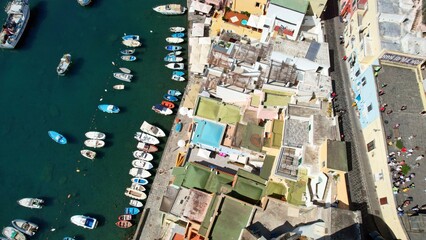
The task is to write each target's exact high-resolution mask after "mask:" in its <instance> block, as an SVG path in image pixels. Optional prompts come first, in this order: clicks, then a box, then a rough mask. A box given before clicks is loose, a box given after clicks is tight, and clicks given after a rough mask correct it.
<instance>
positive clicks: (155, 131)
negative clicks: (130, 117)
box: [139, 121, 166, 137]
mask: <svg viewBox="0 0 426 240" xmlns="http://www.w3.org/2000/svg"><path fill="white" fill-rule="evenodd" d="M139 129H140V130H141V131H142V132H145V133H148V134H151V135H152V136H155V137H165V136H166V134H165V133H164V131H163V130H161V128H159V127H157V126H154V125H152V124H150V123H148V122H147V121H143V123H142V125H141V126H140V128H139Z"/></svg>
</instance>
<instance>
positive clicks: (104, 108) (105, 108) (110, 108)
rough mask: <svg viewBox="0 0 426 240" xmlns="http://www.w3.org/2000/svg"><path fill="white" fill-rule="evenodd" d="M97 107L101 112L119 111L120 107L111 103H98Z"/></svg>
mask: <svg viewBox="0 0 426 240" xmlns="http://www.w3.org/2000/svg"><path fill="white" fill-rule="evenodd" d="M98 109H99V110H101V111H102V112H106V113H119V112H120V108H118V107H117V106H114V105H111V104H100V105H98Z"/></svg>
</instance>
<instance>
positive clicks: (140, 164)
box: [132, 160, 154, 170]
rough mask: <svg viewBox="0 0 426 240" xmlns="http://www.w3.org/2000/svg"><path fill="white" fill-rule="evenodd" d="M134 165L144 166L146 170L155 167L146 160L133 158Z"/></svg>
mask: <svg viewBox="0 0 426 240" xmlns="http://www.w3.org/2000/svg"><path fill="white" fill-rule="evenodd" d="M132 165H133V167H135V168H142V169H145V170H149V169H152V168H153V167H154V166H153V165H152V163H150V162H147V161H144V160H133V161H132Z"/></svg>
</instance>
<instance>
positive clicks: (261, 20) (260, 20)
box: [247, 14, 267, 29]
mask: <svg viewBox="0 0 426 240" xmlns="http://www.w3.org/2000/svg"><path fill="white" fill-rule="evenodd" d="M266 20H267V19H266V16H263V15H262V16H257V15H254V14H252V15H250V18H249V20H248V22H247V26H249V27H253V28H257V29H262V28H263V26H264V25H265V22H266Z"/></svg>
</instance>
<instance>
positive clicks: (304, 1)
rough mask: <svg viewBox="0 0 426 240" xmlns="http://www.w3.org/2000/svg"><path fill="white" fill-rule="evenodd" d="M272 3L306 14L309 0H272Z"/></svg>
mask: <svg viewBox="0 0 426 240" xmlns="http://www.w3.org/2000/svg"><path fill="white" fill-rule="evenodd" d="M271 3H272V4H275V5H278V6H281V7H284V8H287V9H291V10H294V11H296V12H300V13H303V14H305V13H306V11H307V10H308V6H309V1H308V0H297V1H294V0H271Z"/></svg>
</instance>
